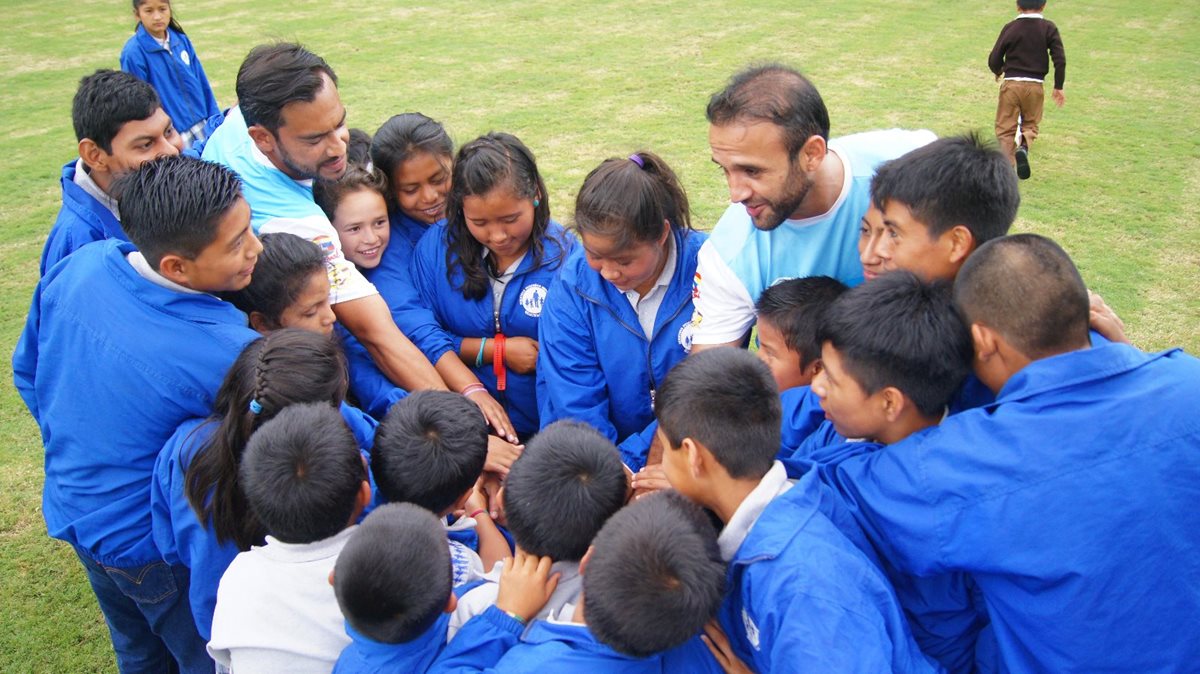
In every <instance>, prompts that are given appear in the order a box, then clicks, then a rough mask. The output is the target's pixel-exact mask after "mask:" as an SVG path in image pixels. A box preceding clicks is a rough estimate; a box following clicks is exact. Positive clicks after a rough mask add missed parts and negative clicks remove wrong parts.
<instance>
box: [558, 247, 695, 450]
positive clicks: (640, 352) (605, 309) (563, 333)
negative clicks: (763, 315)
mask: <svg viewBox="0 0 1200 674" xmlns="http://www.w3.org/2000/svg"><path fill="white" fill-rule="evenodd" d="M672 236H673V237H674V245H675V250H676V251H677V253H676V263H675V270H674V273H673V274H672V276H671V280H670V284H669V285H668V286H667V288H666V293H665V295H664V296H663V299H662V304H660V305H659V308H658V314H657V316H656V317H655V319H654V327H653V332H651V336H650V337H649V338H647V337H646V333H645V331H644V330H643V329H642V326H641V324H640V323H639V320H638V314H637V312H636V311H635V310H634V308H633V306H632V305H631V304H630V302H629V299H628V298H627V297H626V296H625V294H624V293H622V292H621V291H620V290H619V289H617V287H616V286H614V285H613V284H611V283H609V282H608V281H605V280H604V278H603V277H601V276H600V274H599V273H597V272H596V271H594V270H593V269H592V268H591V267H589V266H588V263H587V257H586V255H585V254H584V251H583V249H582V247H580V248H579V249H578V250H576V251H575V252H574V253H573V254H572V255H571V258H570V259H569V260H568V261H567V263H566V265H564V267H563V270H562V273H561V274H560V275H559V278H558V280H556V281H555V282H554V285H553V287H552V288H551V289H550V293H549V297H548V299H547V301H546V308H545V310H544V311H543V312H542V321H541V326H540V333H539V335H540V336H539V340H538V342H539V351H538V368H537V375H538V400H539V401H540V404H541V420H542V426H546V425H547V424H550V423H553V422H554V421H557V420H559V419H576V420H578V421H583V422H586V423H588V424H590V425H592V426H594V427H595V428H596V429H597V430H599V431H600V432H601V433H603V434H604V435H605V436H606V437H608V439H609V440H611V441H613V442H615V443H617V444H618V449H620V450H621V458H622V460H623V461H624V462H625V465H627V466H629V468H630V469H632V470H633V471H635V472H636V471H637V470H639V469H640V468H641V467H642V466H644V465H645V463H646V454H647V452H648V450H649V449H650V443H651V442H652V441H653V439H654V429H655V428H657V426H656V425H654V391H655V390H656V389H657V388H658V385H659V384H660V383H661V382H662V380H663V379H664V378H665V377H666V376H667V372H669V371H670V370H671V368H672V367H675V364H676V363H678V362H679V361H681V360H683V359H684V358H685V357H687V354H688V351H689V350H690V349H691V345H692V277H693V276H694V275H695V273H696V256H697V254H698V253H699V251H700V249H701V245H702V244H703V243H704V241H705V238H706V236H705V234H703V233H701V232H689V231H685V230H676V231H674V232H673V233H672Z"/></svg>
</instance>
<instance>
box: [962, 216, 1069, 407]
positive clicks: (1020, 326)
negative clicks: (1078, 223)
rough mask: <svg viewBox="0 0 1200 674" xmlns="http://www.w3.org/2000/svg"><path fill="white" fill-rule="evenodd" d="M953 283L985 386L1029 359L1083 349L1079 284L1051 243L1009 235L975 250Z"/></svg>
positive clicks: (1065, 257)
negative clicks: (968, 327) (977, 250)
mask: <svg viewBox="0 0 1200 674" xmlns="http://www.w3.org/2000/svg"><path fill="white" fill-rule="evenodd" d="M967 262H968V263H967V264H966V265H964V266H963V270H962V272H961V273H960V274H959V275H958V279H957V280H955V282H954V303H955V304H956V305H957V306H958V310H959V311H960V312H961V313H962V315H963V317H964V319H965V320H966V321H967V323H968V324H970V326H971V327H970V334H971V339H972V341H973V342H974V348H975V360H974V364H975V373H976V375H978V376H979V379H980V380H981V381H982V382H983V383H984V384H986V385H987V386H988V388H990V389H992V390H993V391H997V392H998V391H999V390H1000V388H1001V387H1003V386H1004V384H1005V382H1007V381H1008V378H1009V377H1011V376H1012V375H1013V374H1015V373H1016V372H1017V371H1019V370H1020V369H1021V368H1022V367H1024V366H1025V365H1026V364H1027V363H1028V362H1029V361H1033V360H1039V359H1041V358H1047V357H1049V356H1053V355H1056V354H1060V353H1066V352H1068V351H1075V350H1078V349H1086V348H1088V346H1089V345H1090V343H1091V338H1090V336H1089V333H1088V313H1089V305H1088V293H1087V286H1085V285H1084V283H1083V279H1082V278H1081V277H1080V276H1079V270H1078V269H1076V268H1075V265H1074V263H1072V262H1071V258H1070V257H1069V256H1068V255H1067V253H1066V251H1064V250H1063V249H1062V248H1061V247H1060V246H1059V245H1058V244H1057V243H1055V242H1053V241H1051V240H1050V239H1047V238H1046V237H1044V236H1038V235H1036V234H1014V235H1013V236H1006V237H1003V238H1001V239H996V240H995V241H992V242H990V243H988V244H986V245H985V246H983V247H981V248H980V249H979V252H977V253H976V254H975V255H972V256H971V259H970V260H968V261H967Z"/></svg>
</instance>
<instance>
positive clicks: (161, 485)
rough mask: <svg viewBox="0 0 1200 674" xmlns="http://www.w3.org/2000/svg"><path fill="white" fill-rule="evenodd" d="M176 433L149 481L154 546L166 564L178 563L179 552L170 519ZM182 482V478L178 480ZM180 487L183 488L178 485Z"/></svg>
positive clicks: (163, 450) (162, 452)
mask: <svg viewBox="0 0 1200 674" xmlns="http://www.w3.org/2000/svg"><path fill="white" fill-rule="evenodd" d="M177 441H178V433H177V434H176V435H173V436H171V439H170V440H168V441H167V444H166V446H165V447H163V448H162V451H160V452H159V453H158V458H157V459H156V460H155V461H154V472H153V474H152V475H151V478H150V529H151V533H152V534H153V536H154V546H155V547H157V548H158V551H159V553H160V554H162V557H163V560H164V561H166V562H167V563H168V564H178V563H180V558H179V550H178V546H177V545H176V542H175V527H174V526H173V524H172V518H171V500H172V496H171V494H172V492H173V491H174V490H175V489H174V487H175V485H174V484H173V483H174V482H175V472H176V470H177V469H176V463H175V444H176V442H177ZM179 477H180V478H182V477H183V476H182V474H181V475H180V476H179ZM180 487H182V485H180Z"/></svg>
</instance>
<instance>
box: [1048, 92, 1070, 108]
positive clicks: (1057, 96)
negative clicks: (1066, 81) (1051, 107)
mask: <svg viewBox="0 0 1200 674" xmlns="http://www.w3.org/2000/svg"><path fill="white" fill-rule="evenodd" d="M1050 98H1053V99H1054V104H1055V105H1057V106H1058V107H1060V108H1061V107H1062V106H1063V103H1066V102H1067V96H1066V94H1064V93H1063V90H1062V89H1055V90H1054V91H1053V92H1052V93H1051V94H1050Z"/></svg>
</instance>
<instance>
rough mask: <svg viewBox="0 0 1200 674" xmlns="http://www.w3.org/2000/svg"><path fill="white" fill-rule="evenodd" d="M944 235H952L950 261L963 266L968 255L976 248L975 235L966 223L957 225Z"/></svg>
mask: <svg viewBox="0 0 1200 674" xmlns="http://www.w3.org/2000/svg"><path fill="white" fill-rule="evenodd" d="M943 236H949V237H950V240H949V241H948V243H949V244H950V262H951V263H953V264H954V266H956V267H961V266H962V264H963V262H966V260H967V256H968V255H970V254H971V252H972V251H974V250H975V235H974V234H972V233H971V230H969V229H967V227H966V226H965V225H955V226H953V227H951V228H950V230H949V231H948V232H946V233H945V234H943Z"/></svg>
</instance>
